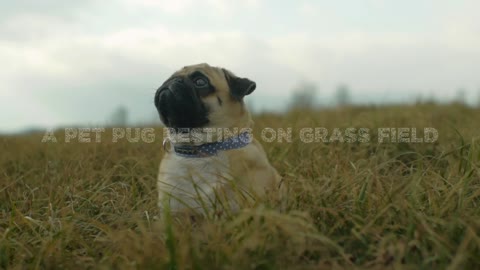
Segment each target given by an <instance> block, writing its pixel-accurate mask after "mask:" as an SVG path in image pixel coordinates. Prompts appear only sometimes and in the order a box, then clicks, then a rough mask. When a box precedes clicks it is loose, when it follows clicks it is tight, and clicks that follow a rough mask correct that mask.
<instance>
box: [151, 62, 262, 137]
mask: <svg viewBox="0 0 480 270" xmlns="http://www.w3.org/2000/svg"><path fill="white" fill-rule="evenodd" d="M255 87H256V85H255V82H253V81H251V80H249V79H246V78H241V77H237V76H235V75H234V74H233V73H232V72H230V71H228V70H226V69H223V68H218V67H212V66H209V65H208V64H198V65H192V66H186V67H183V68H182V69H181V70H179V71H177V72H175V73H174V74H173V75H172V76H170V78H168V79H167V80H166V81H165V82H164V83H163V84H162V86H160V87H159V88H158V90H157V92H156V93H155V106H156V107H157V110H158V113H159V115H160V119H161V120H162V122H163V123H164V124H165V126H167V127H169V128H174V129H185V128H204V127H212V128H218V127H220V128H230V127H239V128H241V127H245V126H246V125H247V126H248V125H249V122H250V120H249V119H250V116H249V115H248V112H247V111H246V108H245V104H244V102H243V97H244V96H246V95H249V94H250V93H252V92H253V90H255Z"/></svg>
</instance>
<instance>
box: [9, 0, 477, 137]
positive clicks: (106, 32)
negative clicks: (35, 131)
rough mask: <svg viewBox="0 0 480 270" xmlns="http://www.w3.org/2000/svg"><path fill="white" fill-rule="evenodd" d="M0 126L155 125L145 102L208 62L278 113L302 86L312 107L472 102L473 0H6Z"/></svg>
mask: <svg viewBox="0 0 480 270" xmlns="http://www.w3.org/2000/svg"><path fill="white" fill-rule="evenodd" d="M0 5H1V8H0V59H1V60H2V63H3V65H2V71H1V72H0V108H1V114H0V133H3V132H15V131H21V130H25V129H28V128H32V127H33V128H43V127H49V128H51V127H58V126H62V125H75V124H81V125H85V124H93V125H99V124H103V123H106V122H108V120H109V117H110V116H111V115H112V112H113V111H115V110H116V108H118V107H120V106H124V107H126V108H127V109H128V112H129V122H130V123H134V124H136V123H155V122H156V121H158V123H159V119H158V115H157V113H156V109H155V107H154V105H153V96H154V93H155V91H156V89H157V88H158V87H159V86H160V85H161V84H162V82H163V81H164V80H165V79H166V78H167V77H169V76H170V75H171V74H172V73H173V72H174V71H176V70H177V69H179V68H181V67H183V66H185V65H190V64H196V63H202V62H207V63H209V64H211V65H214V66H221V67H225V68H227V69H230V70H232V71H233V72H235V73H236V74H237V75H240V76H243V77H248V78H250V79H252V80H254V81H256V83H257V89H256V90H255V92H254V93H253V94H252V95H251V96H248V97H247V102H248V103H249V104H250V106H251V107H253V108H254V109H255V110H258V111H262V110H273V111H279V110H282V109H284V108H285V105H286V104H287V103H288V101H289V98H290V96H291V95H292V91H294V89H296V88H297V86H298V85H301V83H302V82H310V83H314V84H315V85H316V86H317V88H318V94H317V99H318V103H320V104H326V105H328V104H332V103H333V97H334V93H335V89H336V87H337V86H338V85H340V84H346V85H348V86H349V88H350V91H351V96H352V98H353V100H354V101H355V102H358V103H362V102H364V103H365V102H372V103H381V102H408V101H412V100H415V99H416V98H418V97H419V96H423V97H435V98H436V99H438V100H440V101H447V100H451V99H453V98H455V96H456V94H457V92H458V89H464V91H465V94H466V99H467V101H468V102H470V103H472V104H473V103H475V102H476V101H477V100H479V101H480V76H479V74H480V73H479V71H480V16H478V10H480V1H478V0H458V1H451V0H448V1H447V0H403V1H397V0H350V1H346V0H338V1H322V0H318V1H314V0H298V1H279V0H276V1H275V0H202V1H194V0H175V1H172V0H168V1H163V0H157V1H154V0H111V1H99V0H97V1H94V0H83V1H62V0H43V1H33V0H30V1H27V0H16V1H2V4H0Z"/></svg>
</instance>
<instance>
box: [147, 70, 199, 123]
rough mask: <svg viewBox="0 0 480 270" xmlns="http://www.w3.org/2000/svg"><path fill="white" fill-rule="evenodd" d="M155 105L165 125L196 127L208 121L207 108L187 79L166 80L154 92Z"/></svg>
mask: <svg viewBox="0 0 480 270" xmlns="http://www.w3.org/2000/svg"><path fill="white" fill-rule="evenodd" d="M155 106H156V107H157V110H158V113H159V115H160V119H161V120H162V122H163V123H164V124H165V125H166V126H167V127H172V128H198V127H202V126H204V125H206V124H207V123H208V109H207V108H206V106H205V104H204V103H203V102H202V100H201V98H200V97H199V95H198V93H197V92H196V91H195V87H194V86H193V84H192V83H191V82H190V81H189V80H185V79H184V78H181V77H175V78H171V79H169V80H167V81H166V82H165V83H164V84H163V85H162V86H160V88H158V90H157V92H156V93H155Z"/></svg>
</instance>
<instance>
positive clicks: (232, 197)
mask: <svg viewBox="0 0 480 270" xmlns="http://www.w3.org/2000/svg"><path fill="white" fill-rule="evenodd" d="M255 88H256V84H255V82H253V81H251V80H249V79H247V78H242V77H239V76H236V75H235V74H233V73H232V72H230V71H228V70H227V69H224V68H219V67H213V66H210V65H208V64H206V63H203V64H197V65H191V66H186V67H183V68H182V69H180V70H179V71H177V72H175V73H174V74H173V75H172V76H171V77H170V78H168V79H167V80H166V81H165V82H164V83H163V84H162V85H161V86H160V87H159V88H158V90H157V91H156V93H155V106H156V108H157V110H158V113H159V116H160V119H161V121H162V122H163V124H164V125H165V126H166V127H167V132H166V137H165V140H164V149H165V154H164V157H163V159H162V161H161V163H160V169H159V174H158V192H159V207H160V209H161V210H162V209H164V208H165V207H169V210H170V211H171V212H172V213H178V212H185V211H188V212H192V211H193V212H194V213H201V214H205V215H211V214H212V213H222V212H224V211H238V210H239V209H240V208H241V207H242V206H244V205H252V204H255V203H256V202H258V201H259V200H263V199H267V198H272V199H274V200H277V201H279V200H281V196H282V195H281V194H282V192H280V190H281V189H282V190H283V188H282V187H283V185H282V183H281V177H280V175H279V174H278V173H277V171H276V170H275V169H274V168H273V167H272V166H271V165H270V163H269V161H268V159H267V156H266V154H265V151H264V150H263V147H262V146H261V144H260V143H259V142H258V141H257V140H255V139H254V138H253V136H252V133H251V132H252V128H253V121H252V119H251V116H250V113H249V112H248V110H247V107H246V106H245V103H244V98H245V96H247V95H250V94H251V93H252V92H253V91H254V90H255Z"/></svg>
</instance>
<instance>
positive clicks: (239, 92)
mask: <svg viewBox="0 0 480 270" xmlns="http://www.w3.org/2000/svg"><path fill="white" fill-rule="evenodd" d="M223 73H225V78H226V80H227V83H228V86H229V87H230V94H231V95H232V97H234V98H235V99H237V100H242V99H243V97H244V96H246V95H250V94H251V93H252V92H253V90H255V88H256V87H257V84H256V83H255V82H254V81H251V80H249V79H247V78H240V77H237V76H235V74H233V73H232V72H230V71H228V70H226V69H223Z"/></svg>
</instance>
